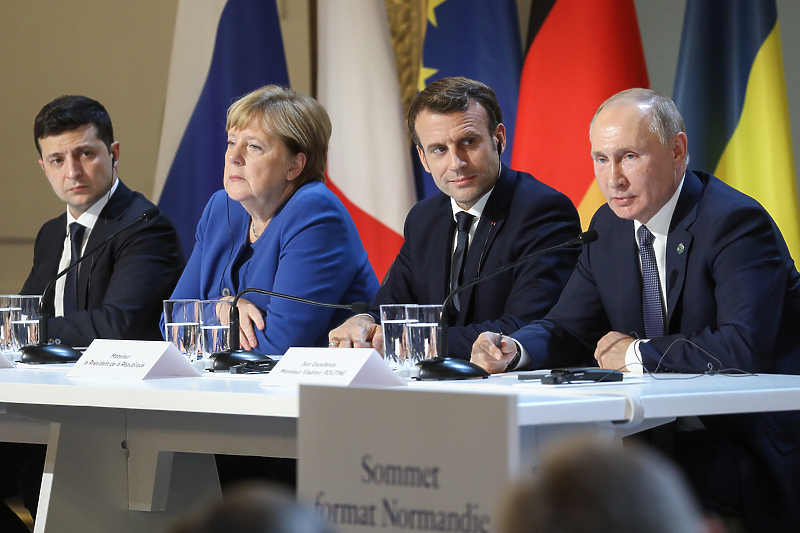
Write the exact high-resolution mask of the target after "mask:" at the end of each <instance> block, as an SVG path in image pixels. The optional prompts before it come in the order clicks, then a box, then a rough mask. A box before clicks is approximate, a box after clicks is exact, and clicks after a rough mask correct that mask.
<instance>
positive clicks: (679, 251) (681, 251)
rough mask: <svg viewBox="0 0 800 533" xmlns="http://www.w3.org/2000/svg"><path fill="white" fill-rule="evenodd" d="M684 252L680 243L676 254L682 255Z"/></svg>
mask: <svg viewBox="0 0 800 533" xmlns="http://www.w3.org/2000/svg"><path fill="white" fill-rule="evenodd" d="M684 250H686V248H685V247H684V246H683V243H680V244H679V245H678V253H679V254H682V253H683V252H684Z"/></svg>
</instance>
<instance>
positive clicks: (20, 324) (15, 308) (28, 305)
mask: <svg viewBox="0 0 800 533" xmlns="http://www.w3.org/2000/svg"><path fill="white" fill-rule="evenodd" d="M41 299H42V297H41V296H27V295H26V296H12V297H11V298H10V300H9V302H10V304H9V306H10V311H9V314H10V316H11V348H12V350H13V351H15V352H17V351H19V350H20V348H22V347H23V346H27V345H29V344H36V343H38V342H39V302H40V301H41Z"/></svg>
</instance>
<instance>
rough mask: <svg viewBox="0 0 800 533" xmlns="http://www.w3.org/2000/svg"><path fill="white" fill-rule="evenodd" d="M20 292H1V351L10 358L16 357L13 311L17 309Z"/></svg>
mask: <svg viewBox="0 0 800 533" xmlns="http://www.w3.org/2000/svg"><path fill="white" fill-rule="evenodd" d="M18 297H19V295H18V294H0V353H2V354H3V355H5V356H6V357H7V358H8V359H9V360H12V361H13V359H14V352H15V349H14V339H13V337H12V335H11V312H12V311H14V310H15V309H16V310H19V309H17V308H16V307H14V306H15V305H16V302H15V301H14V298H18Z"/></svg>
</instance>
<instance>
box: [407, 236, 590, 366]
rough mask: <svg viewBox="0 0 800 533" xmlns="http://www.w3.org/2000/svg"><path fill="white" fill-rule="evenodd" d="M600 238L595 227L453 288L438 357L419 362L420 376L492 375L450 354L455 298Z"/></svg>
mask: <svg viewBox="0 0 800 533" xmlns="http://www.w3.org/2000/svg"><path fill="white" fill-rule="evenodd" d="M596 240H597V232H596V231H595V230H589V231H585V232H583V233H581V234H580V235H578V236H577V237H575V238H574V239H572V240H570V241H567V242H564V243H561V244H558V245H556V246H551V247H550V248H545V249H544V250H538V251H536V252H533V253H530V254H528V255H525V256H522V257H520V258H519V259H517V260H516V261H513V262H511V263H509V264H507V265H506V266H504V267H502V268H499V269H497V270H495V271H494V272H491V273H489V274H486V275H483V276H478V277H477V278H475V279H473V280H471V281H468V282H467V283H462V284H461V285H459V286H458V287H456V288H455V289H453V291H452V292H451V293H450V294H448V295H447V298H445V300H444V303H443V304H442V313H441V315H439V325H438V327H437V328H436V334H437V338H436V354H437V356H436V357H434V358H433V359H423V360H422V361H420V362H419V363H417V366H418V367H419V376H418V377H417V378H416V379H419V380H422V381H426V380H443V379H469V378H486V377H489V373H488V372H486V371H485V370H484V369H483V368H481V367H479V366H478V365H476V364H474V363H472V362H470V361H465V360H463V359H456V358H453V357H448V355H447V350H448V343H447V329H448V328H449V327H450V320H449V314H448V313H447V312H446V311H447V306H448V305H452V302H453V297H454V296H455V295H456V294H458V293H459V292H461V291H463V290H464V289H466V288H469V287H472V286H473V285H477V284H478V283H480V282H482V281H485V280H487V279H490V278H493V277H495V276H497V275H499V274H502V273H503V272H506V271H508V270H511V269H512V268H514V267H515V266H517V265H520V264H522V263H525V262H526V261H530V260H531V259H533V258H535V257H539V256H540V255H544V254H547V253H550V252H555V251H557V250H560V249H562V248H569V247H570V246H577V245H581V246H583V245H587V244H589V243H591V242H594V241H596Z"/></svg>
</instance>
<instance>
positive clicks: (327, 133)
mask: <svg viewBox="0 0 800 533" xmlns="http://www.w3.org/2000/svg"><path fill="white" fill-rule="evenodd" d="M253 121H257V123H258V125H259V126H261V129H263V130H264V132H265V133H268V134H271V135H274V136H275V137H277V138H278V139H280V140H281V142H283V144H284V145H285V146H286V149H287V150H288V151H289V152H290V153H291V154H292V155H297V154H299V153H303V154H305V156H306V164H305V166H304V167H303V170H302V171H301V172H300V174H299V175H298V176H297V178H295V180H294V181H293V183H294V184H295V185H296V187H297V188H298V189H299V188H300V187H302V186H303V185H305V184H306V183H309V182H311V181H314V180H318V181H325V167H326V165H327V160H328V142H329V141H330V138H331V119H330V117H329V116H328V112H327V111H325V108H324V107H322V104H320V103H319V102H317V101H316V100H315V99H313V98H312V97H310V96H308V95H307V94H303V93H298V92H295V91H293V90H291V89H289V88H286V87H280V86H278V85H267V86H264V87H261V88H260V89H256V90H255V91H253V92H251V93H249V94H246V95H245V96H242V97H241V98H240V99H239V100H237V101H236V102H234V103H233V104H232V105H231V106H230V107H229V108H228V120H227V122H226V123H225V130H226V131H230V130H232V129H236V130H242V129H245V128H246V127H247V126H248V125H249V124H250V123H251V122H253Z"/></svg>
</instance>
